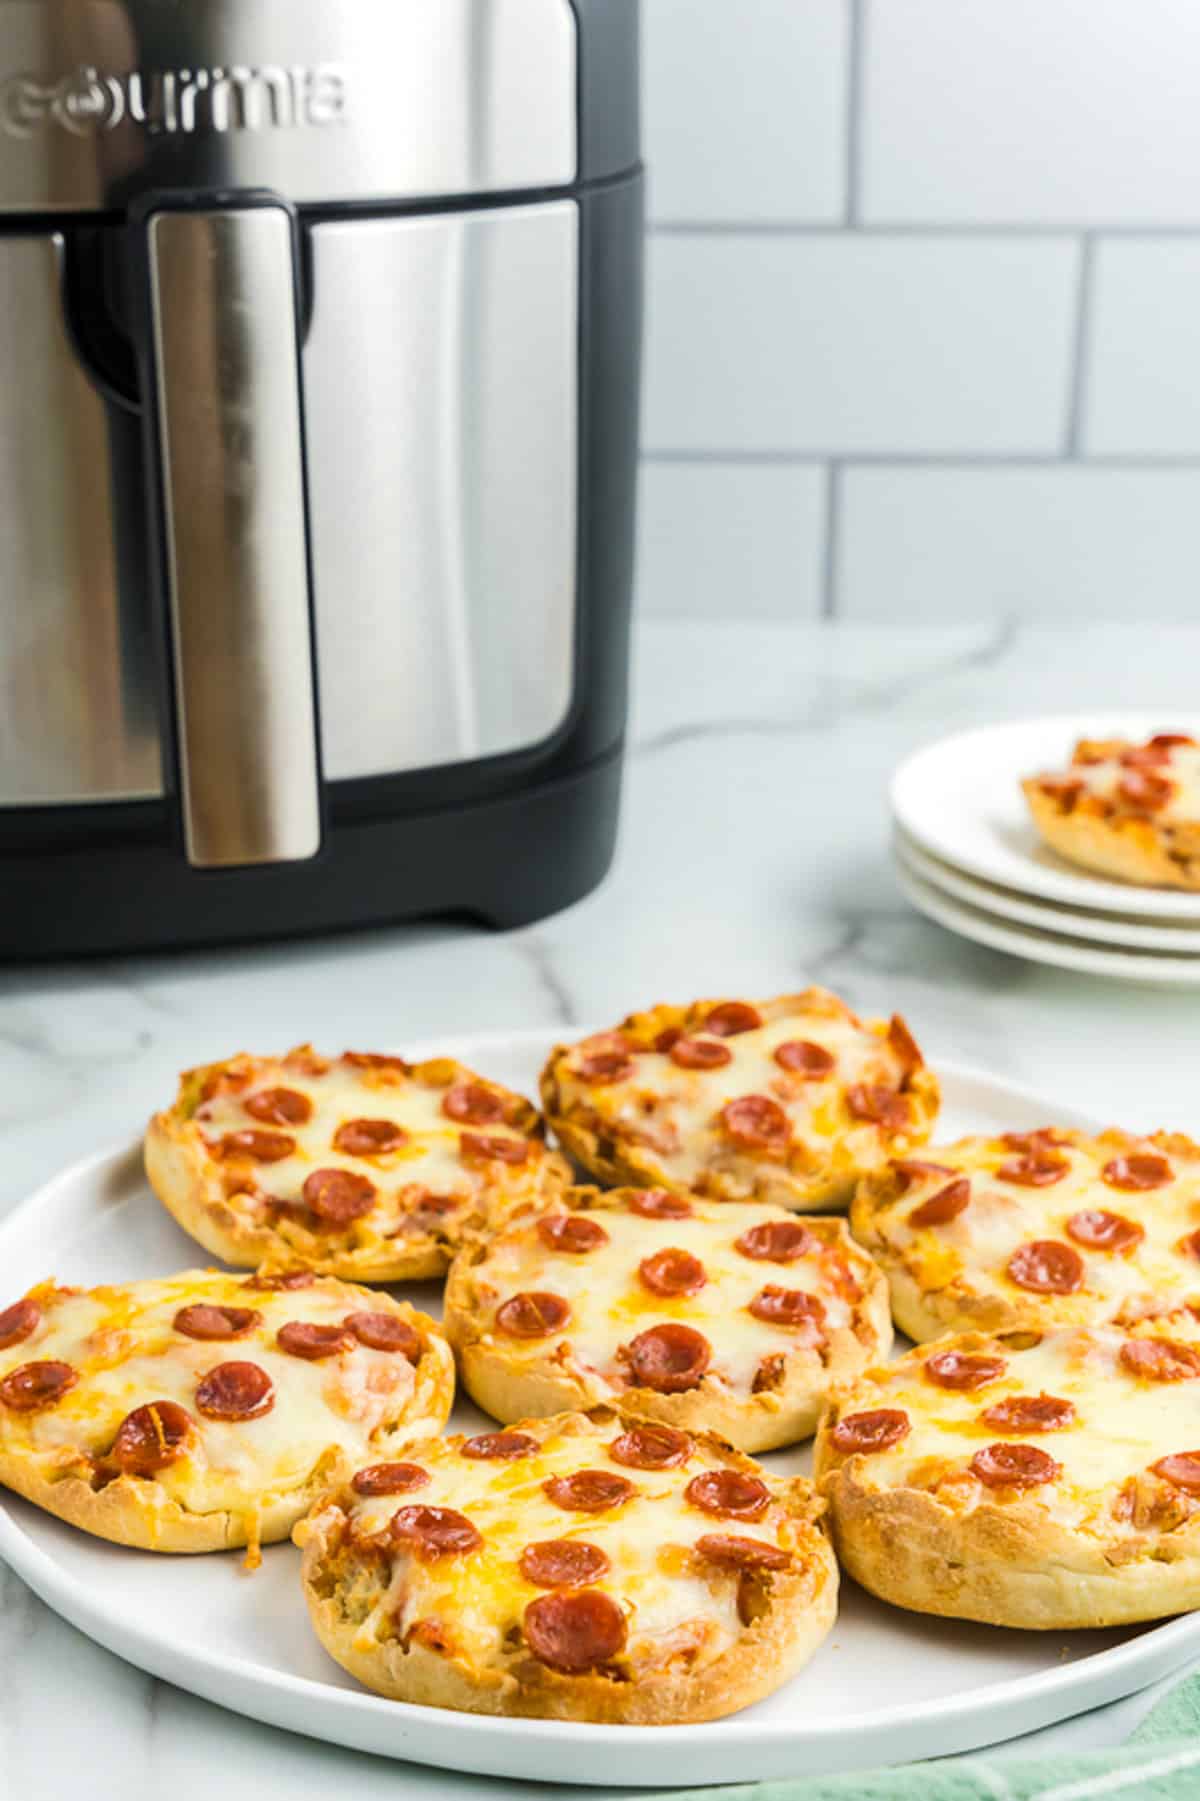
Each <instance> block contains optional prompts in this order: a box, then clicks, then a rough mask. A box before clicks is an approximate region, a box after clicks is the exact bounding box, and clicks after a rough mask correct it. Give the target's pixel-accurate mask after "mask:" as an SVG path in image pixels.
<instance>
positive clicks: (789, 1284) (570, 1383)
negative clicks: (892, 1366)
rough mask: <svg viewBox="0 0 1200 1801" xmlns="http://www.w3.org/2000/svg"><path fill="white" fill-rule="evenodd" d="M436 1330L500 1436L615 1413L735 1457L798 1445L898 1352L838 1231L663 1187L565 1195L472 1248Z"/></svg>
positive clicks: (877, 1292)
mask: <svg viewBox="0 0 1200 1801" xmlns="http://www.w3.org/2000/svg"><path fill="white" fill-rule="evenodd" d="M445 1328H446V1332H447V1335H448V1337H449V1338H450V1342H451V1343H452V1344H453V1346H454V1348H455V1350H456V1352H457V1353H458V1359H459V1367H460V1369H461V1371H462V1377H463V1381H464V1383H465V1384H466V1386H467V1388H468V1390H469V1391H470V1393H471V1394H472V1395H473V1396H474V1398H475V1400H476V1401H478V1402H479V1405H480V1406H481V1407H483V1408H485V1409H486V1411H487V1412H488V1413H490V1414H491V1415H492V1416H493V1417H494V1418H495V1419H498V1420H502V1421H511V1420H516V1419H520V1418H522V1417H523V1416H525V1415H531V1414H550V1413H558V1412H561V1411H564V1410H566V1409H569V1408H586V1407H592V1406H595V1405H596V1404H598V1403H602V1402H608V1403H614V1404H620V1405H623V1406H627V1407H631V1408H633V1410H634V1411H635V1412H637V1413H640V1414H643V1415H645V1416H646V1417H647V1418H653V1419H658V1420H666V1421H668V1422H669V1423H670V1424H672V1425H675V1426H683V1427H688V1428H696V1429H698V1428H702V1427H707V1428H709V1429H711V1430H713V1431H716V1432H719V1433H720V1434H721V1436H722V1437H723V1438H726V1439H728V1440H729V1442H730V1443H731V1444H735V1445H738V1446H740V1447H741V1449H742V1450H744V1451H763V1450H768V1449H770V1448H771V1447H772V1446H775V1445H784V1444H792V1443H794V1442H795V1440H796V1439H799V1438H807V1436H808V1435H809V1433H810V1432H812V1431H813V1429H814V1428H815V1426H816V1423H817V1419H818V1417H819V1415H820V1412H821V1409H822V1407H823V1406H824V1403H825V1401H826V1399H827V1397H828V1394H829V1390H830V1387H831V1385H832V1384H833V1383H835V1382H844V1381H846V1380H848V1379H849V1378H851V1377H853V1376H854V1375H856V1374H857V1373H858V1371H859V1370H861V1369H863V1368H865V1366H866V1365H867V1364H868V1363H872V1362H874V1361H875V1360H876V1359H877V1358H879V1357H882V1356H884V1355H886V1353H887V1350H888V1347H889V1345H890V1344H891V1338H892V1325H891V1316H890V1314H889V1311H888V1296H887V1283H886V1281H885V1280H884V1278H883V1276H882V1275H881V1273H880V1272H879V1270H878V1269H877V1268H876V1267H875V1265H874V1264H873V1263H872V1262H871V1260H870V1258H869V1257H867V1256H865V1255H864V1254H863V1253H862V1252H861V1251H860V1250H859V1249H858V1247H857V1246H856V1245H855V1244H854V1243H853V1242H852V1241H851V1239H850V1235H849V1233H848V1231H847V1230H846V1225H845V1221H844V1220H841V1219H819V1218H815V1217H810V1218H807V1219H805V1220H799V1219H797V1218H796V1217H795V1216H794V1215H793V1214H791V1213H789V1212H787V1210H786V1209H784V1208H782V1207H773V1206H770V1205H766V1204H762V1203H754V1202H750V1201H732V1202H729V1201H727V1202H721V1201H703V1200H700V1199H698V1198H692V1199H687V1198H685V1197H684V1196H682V1195H678V1194H672V1193H671V1192H670V1191H669V1190H667V1189H663V1188H655V1189H638V1188H618V1189H613V1190H611V1191H610V1192H608V1193H606V1194H602V1193H601V1192H600V1191H599V1190H598V1189H595V1188H576V1189H571V1190H569V1191H567V1193H566V1194H565V1195H564V1196H561V1197H558V1198H556V1200H555V1201H554V1203H553V1204H552V1205H551V1206H550V1207H549V1208H547V1209H545V1210H543V1211H539V1212H538V1213H536V1214H535V1215H532V1216H526V1217H525V1218H523V1219H520V1220H517V1221H515V1222H513V1223H512V1224H510V1225H509V1226H508V1227H507V1229H505V1230H504V1231H502V1232H500V1233H499V1234H497V1235H496V1236H494V1237H491V1238H489V1239H487V1240H486V1241H482V1242H478V1243H476V1244H475V1245H473V1246H469V1247H468V1248H467V1249H465V1250H463V1251H462V1252H460V1254H459V1256H458V1258H457V1259H456V1260H455V1263H454V1265H453V1267H452V1269H451V1272H450V1278H449V1281H448V1283H447V1285H446V1315H445Z"/></svg>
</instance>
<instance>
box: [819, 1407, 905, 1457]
mask: <svg viewBox="0 0 1200 1801" xmlns="http://www.w3.org/2000/svg"><path fill="white" fill-rule="evenodd" d="M911 1431H912V1422H911V1421H910V1419H909V1417H908V1415H907V1413H904V1412H903V1411H902V1410H901V1409H900V1408H899V1407H872V1408H871V1409H869V1410H868V1411H867V1412H866V1413H847V1414H845V1415H844V1417H843V1418H842V1419H840V1420H839V1421H838V1423H837V1425H836V1426H835V1427H834V1428H833V1431H832V1432H831V1433H830V1437H831V1438H832V1440H833V1443H834V1446H835V1447H836V1449H837V1450H839V1451H841V1452H842V1453H843V1454H844V1455H846V1456H849V1454H850V1453H851V1452H852V1451H865V1452H870V1451H886V1450H888V1449H890V1447H891V1446H892V1445H898V1444H899V1443H900V1440H901V1439H902V1438H907V1436H908V1434H909V1433H910V1432H911Z"/></svg>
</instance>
